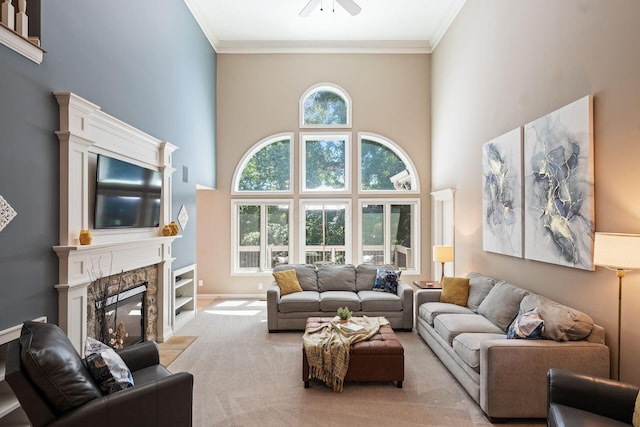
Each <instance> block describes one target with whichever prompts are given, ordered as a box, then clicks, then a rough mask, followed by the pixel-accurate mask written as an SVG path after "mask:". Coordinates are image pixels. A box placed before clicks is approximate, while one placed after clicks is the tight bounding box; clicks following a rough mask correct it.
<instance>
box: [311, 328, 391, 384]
mask: <svg viewBox="0 0 640 427" xmlns="http://www.w3.org/2000/svg"><path fill="white" fill-rule="evenodd" d="M337 319H338V318H337V317H336V318H335V319H334V320H333V321H331V322H329V323H325V324H323V325H321V326H318V327H317V328H315V329H311V330H308V331H307V332H305V333H304V335H303V337H302V341H303V343H304V351H305V353H306V355H307V360H308V362H309V368H310V370H309V377H310V378H315V379H319V380H320V381H323V382H324V383H325V384H326V385H328V386H329V387H331V388H332V389H333V391H342V386H343V383H344V377H345V375H347V369H349V348H350V347H351V344H354V343H357V342H360V341H365V340H368V339H369V338H371V337H372V336H374V335H375V334H376V333H377V332H378V330H379V329H380V326H382V325H388V324H389V321H388V320H387V319H385V318H384V317H367V316H363V317H352V318H351V319H349V322H350V323H353V324H356V325H360V326H362V329H361V330H358V331H356V332H344V331H343V330H342V329H341V328H340V324H339V323H338V322H337Z"/></svg>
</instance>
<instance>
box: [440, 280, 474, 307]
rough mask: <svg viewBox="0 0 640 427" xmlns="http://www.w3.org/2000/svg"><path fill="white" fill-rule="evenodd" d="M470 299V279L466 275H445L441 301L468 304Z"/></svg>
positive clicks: (463, 305) (461, 304)
mask: <svg viewBox="0 0 640 427" xmlns="http://www.w3.org/2000/svg"><path fill="white" fill-rule="evenodd" d="M468 299H469V279H467V278H466V277H445V278H444V279H442V293H441V294H440V302H448V303H450V304H456V305H460V306H462V307H466V306H467V300H468Z"/></svg>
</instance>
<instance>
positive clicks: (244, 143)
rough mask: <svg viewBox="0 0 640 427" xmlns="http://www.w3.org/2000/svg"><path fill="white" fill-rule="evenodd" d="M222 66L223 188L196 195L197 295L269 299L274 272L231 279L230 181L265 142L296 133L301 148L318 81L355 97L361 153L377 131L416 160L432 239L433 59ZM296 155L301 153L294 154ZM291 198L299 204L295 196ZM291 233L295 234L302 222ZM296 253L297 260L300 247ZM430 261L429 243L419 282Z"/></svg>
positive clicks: (321, 59)
mask: <svg viewBox="0 0 640 427" xmlns="http://www.w3.org/2000/svg"><path fill="white" fill-rule="evenodd" d="M217 61H218V88H217V111H218V116H217V123H218V129H217V183H218V188H217V189H216V190H202V191H198V200H197V201H198V215H197V218H198V219H197V220H198V224H197V225H198V276H199V278H200V279H202V280H203V281H204V286H203V287H201V288H199V291H200V293H203V294H232V295H256V294H264V293H265V290H266V287H267V286H268V285H269V284H270V283H271V281H272V277H271V275H270V274H267V275H263V276H251V277H246V276H232V275H231V241H230V234H231V232H230V214H231V203H230V192H231V180H232V177H233V173H234V170H235V168H236V166H237V164H238V162H239V161H240V160H241V158H242V156H243V155H244V153H245V152H246V151H247V150H248V149H249V148H251V147H252V146H253V145H254V144H256V143H257V142H258V141H260V140H261V139H263V138H265V137H267V136H270V135H273V134H276V133H280V132H290V131H292V132H294V138H295V141H296V143H298V142H299V138H298V117H299V116H298V104H299V100H300V97H301V96H302V94H303V93H304V92H305V90H307V89H308V88H309V87H311V86H313V85H314V84H316V83H320V82H330V83H334V84H337V85H339V86H340V87H342V88H343V89H344V90H346V91H347V92H348V93H349V95H350V97H351V99H352V102H353V129H351V131H352V132H353V133H352V147H356V142H357V133H358V132H363V131H366V132H373V133H376V134H379V135H382V136H384V137H386V138H389V139H391V140H392V141H394V142H395V143H397V144H398V145H399V146H400V147H402V149H403V150H404V151H405V152H406V153H407V154H408V155H409V156H410V157H411V159H412V160H413V162H414V164H415V166H416V168H417V172H418V175H419V177H420V185H421V188H422V190H423V191H422V195H421V198H422V210H421V214H422V215H421V223H422V225H421V230H422V236H421V241H422V242H429V241H430V238H429V235H430V231H429V229H430V227H429V217H430V215H429V210H430V196H429V189H430V188H431V182H430V178H431V170H430V164H431V160H430V156H431V152H430V148H429V140H430V131H431V130H430V115H431V113H430V102H429V99H430V86H429V82H430V57H429V56H428V55H329V54H320V55H299V54H296V55H230V54H220V55H218V57H217ZM352 153H355V151H354V150H352ZM294 155H296V156H297V155H298V151H297V149H296V150H294ZM355 161H356V159H355V155H354V156H353V162H355ZM355 166H356V163H352V171H355V170H357V169H355ZM353 188H355V183H354V184H353ZM409 197H410V196H409ZM294 200H295V206H297V197H296V198H295V199H294ZM354 200H355V199H354ZM352 203H353V204H352V208H353V209H352V210H353V212H354V216H353V220H352V223H353V227H352V228H353V235H352V240H353V241H354V242H356V241H357V240H356V237H357V234H356V231H357V227H356V226H355V223H354V222H355V220H356V219H357V216H355V212H356V209H355V207H356V205H355V202H354V201H353V202H352ZM294 220H297V218H294ZM294 230H295V233H296V234H297V233H298V227H297V221H296V226H295V227H294ZM355 252H356V251H355V250H354V251H353V255H354V256H355ZM294 253H296V254H297V246H296V247H294ZM429 256H430V252H429V244H426V245H425V247H424V248H423V251H422V256H421V260H420V261H421V267H422V268H421V270H422V273H421V275H420V277H425V278H426V277H429V275H430V267H431V264H430V262H429ZM414 278H417V276H407V277H406V279H407V280H412V279H414ZM260 282H262V283H263V284H264V289H263V290H262V291H260V290H259V289H258V283H260Z"/></svg>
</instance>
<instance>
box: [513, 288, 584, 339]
mask: <svg viewBox="0 0 640 427" xmlns="http://www.w3.org/2000/svg"><path fill="white" fill-rule="evenodd" d="M534 307H535V308H537V309H538V312H539V313H540V316H541V317H542V318H543V319H544V329H543V330H542V336H543V337H544V338H546V339H550V340H554V341H573V340H581V339H583V338H585V337H586V336H587V335H589V334H590V333H591V330H592V329H593V319H591V317H590V316H589V315H587V314H585V313H583V312H581V311H578V310H576V309H573V308H571V307H567V306H566V305H562V304H560V303H557V302H555V301H553V300H551V299H549V298H546V297H543V296H541V295H536V294H529V295H527V296H526V297H524V298H523V299H522V302H521V303H520V313H522V312H525V311H529V310H531V309H532V308H534Z"/></svg>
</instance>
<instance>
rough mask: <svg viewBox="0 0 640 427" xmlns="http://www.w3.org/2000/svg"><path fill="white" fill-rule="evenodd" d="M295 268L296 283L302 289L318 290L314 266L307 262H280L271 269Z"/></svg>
mask: <svg viewBox="0 0 640 427" xmlns="http://www.w3.org/2000/svg"><path fill="white" fill-rule="evenodd" d="M285 270H295V271H296V276H297V277H298V283H300V287H301V288H302V290H303V291H317V290H318V274H317V272H316V268H315V267H314V266H313V265H309V264H281V265H276V266H275V267H273V271H285Z"/></svg>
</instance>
